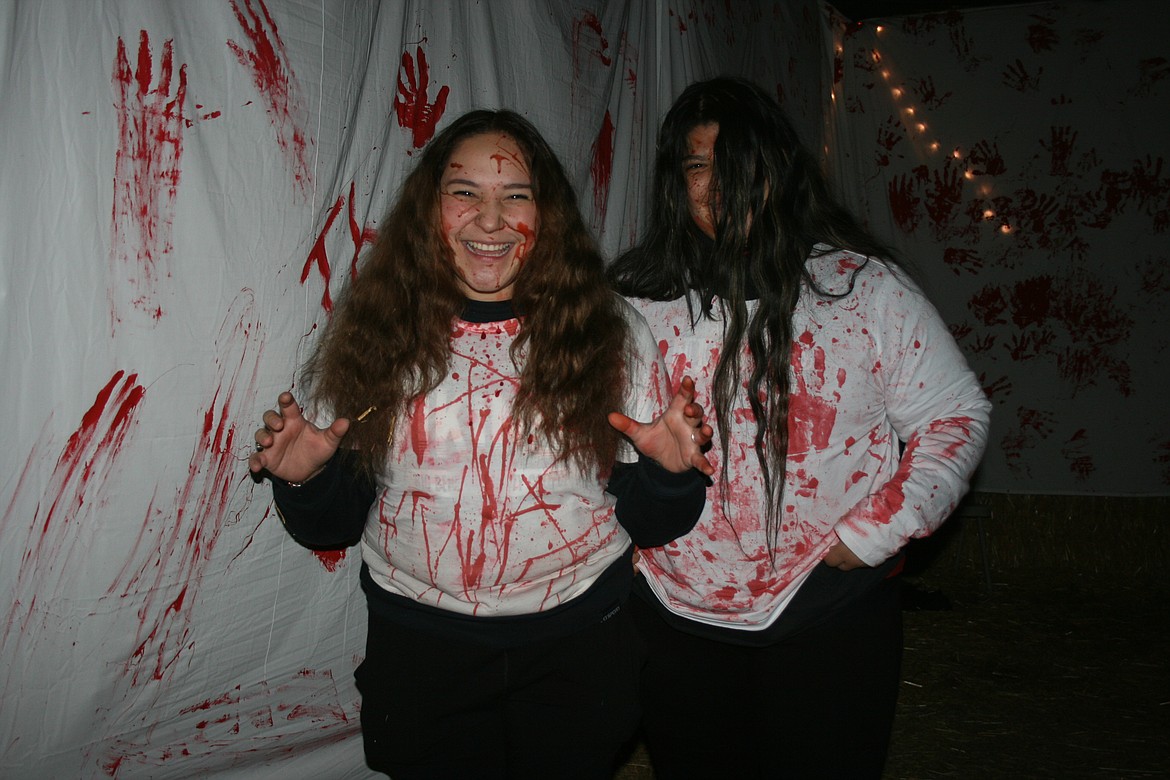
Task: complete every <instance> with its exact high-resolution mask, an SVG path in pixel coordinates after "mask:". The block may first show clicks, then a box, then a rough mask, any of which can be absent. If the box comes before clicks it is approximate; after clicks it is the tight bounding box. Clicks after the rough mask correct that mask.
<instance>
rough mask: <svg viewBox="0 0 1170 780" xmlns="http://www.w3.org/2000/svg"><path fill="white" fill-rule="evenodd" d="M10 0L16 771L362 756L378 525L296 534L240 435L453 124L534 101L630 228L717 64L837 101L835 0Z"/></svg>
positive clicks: (10, 700)
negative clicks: (365, 553) (360, 554)
mask: <svg viewBox="0 0 1170 780" xmlns="http://www.w3.org/2000/svg"><path fill="white" fill-rule="evenodd" d="M0 19H2V20H3V26H2V29H0V33H2V37H0V89H2V94H3V98H4V99H3V100H0V123H2V124H0V127H2V133H0V144H2V145H3V150H2V153H0V187H2V188H3V190H2V192H3V198H4V200H3V202H4V204H5V208H4V210H3V215H2V217H0V220H2V223H0V241H2V244H0V246H2V247H3V249H2V256H3V276H2V279H3V281H2V287H0V296H2V299H3V302H4V306H3V314H2V316H3V318H4V324H5V328H4V338H3V342H2V345H0V350H2V352H0V360H2V365H4V366H5V370H4V372H3V379H2V380H0V381H2V383H3V390H4V397H6V398H7V399H9V402H10V405H9V409H8V414H7V415H6V419H7V421H8V425H7V430H6V433H5V437H4V442H5V446H4V448H3V456H2V457H3V459H4V460H3V469H2V470H0V488H2V491H3V492H2V493H0V495H2V496H3V501H4V504H3V507H4V508H3V514H2V515H0V587H2V589H3V593H4V594H5V597H6V598H5V602H4V603H8V604H10V607H9V609H8V614H7V615H6V619H5V620H4V622H3V624H2V625H0V631H2V633H0V685H2V689H0V699H2V701H3V707H2V711H0V752H2V759H0V776H3V777H5V778H47V777H53V778H63V777H119V778H135V777H138V778H143V777H151V778H180V777H182V778H187V777H192V776H202V777H206V776H223V777H232V776H238V777H248V778H258V777H282V778H287V777H330V778H343V777H364V776H366V775H367V774H368V772H367V771H366V770H365V768H364V766H363V762H362V757H361V747H360V740H359V739H358V723H357V696H356V692H355V690H354V687H353V682H352V672H353V669H354V667H355V665H356V663H357V661H358V659H359V657H360V654H361V652H362V646H363V642H364V636H365V623H364V620H365V606H364V603H363V600H362V598H361V596H360V593H359V592H358V591H357V571H356V564H357V561H356V555H354V554H353V553H346V554H336V555H324V554H320V555H314V554H313V553H311V552H308V551H306V550H305V549H303V548H301V547H299V546H298V545H297V544H295V543H294V542H292V541H291V540H290V539H289V538H288V536H287V534H285V532H284V531H283V529H282V528H281V526H280V523H279V522H278V521H277V519H276V517H275V515H274V514H273V513H272V511H271V509H270V507H269V500H270V494H269V491H268V489H267V487H256V486H254V485H253V483H252V481H251V480H250V479H249V478H248V476H247V471H246V468H245V466H244V459H245V457H246V455H247V452H248V449H249V444H250V441H251V432H252V430H253V429H254V427H255V426H256V424H257V421H258V416H259V413H260V412H261V411H262V410H263V409H264V408H266V407H267V406H268V405H270V404H271V403H272V400H273V399H274V398H275V396H276V394H277V393H278V392H279V391H280V390H282V389H285V388H287V387H289V386H290V385H291V384H292V383H293V381H294V375H295V369H296V368H297V366H298V365H299V361H300V360H301V358H302V356H303V354H304V350H305V349H306V348H307V347H308V346H309V345H310V344H311V342H312V340H313V338H314V336H315V333H316V330H317V328H318V327H319V326H320V325H322V324H323V323H324V322H325V321H326V320H327V318H328V314H329V308H330V306H331V298H332V296H333V295H335V294H336V292H337V291H338V289H339V287H340V285H341V284H342V283H343V281H344V278H345V277H346V276H347V275H348V274H350V273H351V272H352V270H353V268H354V263H355V258H356V257H357V255H358V252H359V250H360V249H361V247H362V246H363V245H364V244H365V243H366V242H367V240H368V239H369V237H370V236H371V235H372V234H373V231H375V230H376V228H377V218H378V216H379V215H380V214H381V213H382V212H383V211H384V210H385V208H386V207H387V205H388V204H389V202H390V200H391V199H392V197H393V194H394V190H395V188H396V187H397V185H398V183H399V182H400V181H401V179H402V176H403V174H404V172H405V171H406V170H407V168H408V166H409V165H410V164H411V162H412V160H411V158H412V156H413V155H414V153H415V152H416V150H417V149H418V148H419V147H421V146H422V145H423V144H424V143H425V142H426V140H427V139H428V138H429V137H430V136H431V134H432V133H433V132H434V129H435V127H436V126H438V125H441V124H442V123H443V122H444V121H446V120H448V119H449V118H450V117H452V116H455V115H458V114H459V113H462V112H463V111H465V110H468V109H470V108H473V107H480V106H508V107H512V108H515V109H517V110H519V111H520V112H522V113H524V114H526V115H527V116H528V117H529V118H531V119H532V120H533V121H534V122H535V124H536V125H537V126H538V127H540V128H541V129H542V130H544V131H545V133H546V135H547V137H548V138H549V140H550V142H551V143H552V144H553V145H554V147H555V148H556V149H557V150H558V152H559V153H560V154H561V155H562V156H563V159H564V160H565V162H566V165H567V167H568V168H569V169H570V171H571V173H572V176H573V178H574V180H575V182H576V183H577V184H578V185H579V192H580V194H581V198H582V205H583V207H584V208H585V211H586V213H587V214H589V216H590V218H591V220H592V222H593V224H594V225H595V226H596V228H597V230H598V233H599V235H600V236H601V238H602V240H603V242H604V245H605V247H606V249H607V251H609V252H611V253H612V252H613V251H616V249H617V248H618V247H619V245H621V244H623V243H628V240H629V238H630V237H631V236H632V235H634V233H635V231H636V223H637V219H638V213H639V210H640V208H641V206H640V204H641V202H642V186H643V182H644V180H645V172H644V168H645V162H646V161H647V160H648V159H649V150H651V149H652V148H653V131H654V129H655V128H656V126H657V123H658V118H659V116H660V114H661V112H662V110H663V109H664V107H665V106H667V105H668V104H669V102H670V100H671V99H672V98H673V97H674V95H675V94H677V92H678V91H679V90H680V89H681V88H682V86H683V85H685V84H686V83H687V82H689V81H691V80H692V79H694V78H697V77H701V76H709V75H714V74H715V73H718V72H720V71H724V70H726V71H731V72H739V73H745V74H751V75H753V76H754V77H756V78H758V79H760V80H761V82H763V83H765V84H774V85H776V88H777V90H778V92H782V93H783V94H784V95H785V96H786V97H788V98H789V99H790V100H791V101H792V104H793V106H794V107H795V108H796V113H797V114H798V116H799V119H800V121H801V122H803V123H804V124H805V126H806V127H807V128H808V131H809V132H810V133H811V134H813V135H815V134H816V133H818V132H819V130H820V121H821V120H820V116H821V109H820V105H819V103H820V96H821V94H822V89H821V88H820V81H821V77H822V67H823V64H824V62H825V58H824V57H823V56H822V55H821V54H820V52H821V49H822V46H823V32H822V31H823V28H824V25H823V22H822V16H821V11H820V7H819V6H818V5H817V3H816V2H811V1H807V0H803V1H802V2H787V3H773V4H759V5H751V6H738V5H735V4H728V5H725V4H723V3H718V2H702V1H695V2H691V1H690V0H684V1H683V2H669V3H668V2H665V0H662V1H661V2H656V3H652V2H634V1H631V2H595V3H581V4H579V5H574V4H567V3H559V2H538V1H536V0H513V1H512V2H496V1H493V2H491V3H487V2H470V1H469V2H450V3H440V2H431V1H428V0H412V1H410V2H389V1H387V2H382V3H378V2H371V1H369V0H331V1H326V0H318V2H308V1H298V0H185V1H183V2H180V1H179V0H174V1H173V2H157V1H153V2H148V1H146V0H139V1H135V0H121V1H120V2H113V1H99V0H92V1H91V2H85V3H77V2H72V1H71V0H45V1H44V2H19V3H18V2H14V1H13V0H6V1H5V2H0ZM826 90H827V87H826ZM614 172H616V173H617V175H616V176H614V175H613V173H614Z"/></svg>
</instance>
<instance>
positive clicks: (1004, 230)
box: [826, 25, 1015, 236]
mask: <svg viewBox="0 0 1170 780" xmlns="http://www.w3.org/2000/svg"><path fill="white" fill-rule="evenodd" d="M884 29H885V28H884V27H883V26H881V25H878V26H876V27H875V28H874V30H875V32H876V33H878V34H879V35H880V34H881V33H882V32H883V31H884ZM843 50H844V47H843V46H842V45H838V46H837V51H838V53H843ZM870 59H871V61H872V62H873V63H874V65H875V66H877V67H876V68H875V70H877V72H878V73H879V74H880V75H881V77H882V79H884V80H885V81H886V82H891V81H892V80H893V78H894V77H893V74H892V73H891V70H890V68H888V67H883V59H884V58H883V56H882V53H881V52H880V51H879V50H877V49H872V50H871V51H870ZM889 89H890V95H891V97H892V98H893V102H894V104H895V110H896V111H897V112H898V113H899V114H901V116H902V119H903V122H904V123H905V127H906V130H908V131H911V132H912V133H913V132H915V131H916V134H917V135H919V136H925V135H926V133H927V130H928V127H927V123H926V122H925V121H922V119H920V118H919V117H918V113H919V111H918V109H919V106H916V105H906V104H905V103H904V101H905V100H906V99H907V98H908V97H911V95H909V94H908V91H907V90H906V88H904V87H903V86H902V85H900V84H889ZM830 98H831V100H832V101H833V102H834V103H835V102H836V99H837V95H836V91H835V90H834V91H833V92H832V93H831V94H830ZM921 140H922V143H924V145H925V149H926V152H927V153H928V154H936V153H938V152H939V151H940V150H941V149H942V144H941V143H940V142H939V141H938V140H937V139H934V138H929V137H925V138H922V139H921ZM920 148H921V147H920ZM826 153H828V150H827V149H826ZM948 155H949V156H950V157H951V158H952V159H954V160H956V161H958V162H959V164H960V167H961V168H962V169H963V171H962V175H963V179H964V180H965V181H969V182H974V181H975V180H976V178H977V174H976V173H975V172H974V171H973V170H972V169H971V168H970V167H969V166H970V163H966V164H964V163H963V151H962V149H961V148H960V147H958V146H956V147H953V148H952V149H951V151H950V152H949V153H948ZM993 189H994V188H993V184H992V182H989V181H987V180H986V179H985V180H984V181H982V182H980V183H979V185H978V188H977V191H978V193H979V196H980V197H981V198H984V199H987V198H990V197H991V194H992V192H993ZM982 217H983V219H984V220H985V221H991V220H995V219H996V212H995V209H994V208H990V207H987V208H984V209H983V210H982ZM1014 230H1015V229H1014V228H1013V227H1012V226H1011V225H1010V224H1008V223H1007V222H1001V223H1000V224H999V226H998V228H997V231H998V232H999V234H1000V235H1004V236H1008V235H1011V234H1012V233H1013V232H1014Z"/></svg>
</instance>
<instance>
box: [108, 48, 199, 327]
mask: <svg viewBox="0 0 1170 780" xmlns="http://www.w3.org/2000/svg"><path fill="white" fill-rule="evenodd" d="M173 46H174V44H173V41H171V40H170V39H168V40H166V41H164V42H163V51H162V55H161V57H160V59H159V74H158V82H157V84H156V85H155V87H154V88H153V89H152V88H151V83H152V81H153V80H154V62H153V54H152V52H151V48H150V37H149V35H148V34H147V32H146V30H142V31H141V32H140V33H139V39H138V55H137V64H136V69H131V66H130V60H129V57H128V55H127V52H126V44H125V42H124V41H123V40H122V39H121V38H119V39H118V45H117V53H116V55H115V57H114V74H113V86H114V90H115V94H116V96H117V97H116V103H115V109H116V112H117V125H118V148H117V151H116V153H115V156H114V198H113V213H112V229H113V235H112V242H111V260H112V262H113V264H114V265H115V271H116V273H115V274H114V281H115V282H117V283H118V284H121V283H123V282H126V281H129V282H130V289H131V290H132V291H133V292H132V298H131V300H130V301H129V303H130V304H131V305H132V306H133V307H134V308H137V309H139V310H140V311H143V312H146V313H148V314H150V315H151V316H152V317H153V318H154V319H155V320H157V319H158V318H159V317H161V316H162V311H161V310H160V309H159V307H158V304H157V303H156V302H155V296H156V295H157V292H158V289H157V288H158V282H159V279H160V278H161V277H168V276H170V273H169V272H168V271H167V269H166V268H165V267H164V266H163V265H162V261H163V258H164V256H165V255H167V254H169V253H170V251H171V248H172V247H171V228H172V222H173V219H174V204H175V197H176V194H177V192H178V188H179V180H180V178H181V175H182V171H181V162H182V157H183V129H184V128H185V126H186V120H185V118H184V116H183V103H184V101H185V100H186V96H187V66H186V65H181V66H179V76H178V84H177V86H175V89H174V94H173V95H172V92H171V89H172V78H173V76H174V52H173ZM122 266H130V275H129V278H126V277H125V276H124V275H123V273H121V270H122ZM120 294H122V293H120V292H119V293H117V294H115V292H114V291H113V290H111V294H110V297H111V300H112V301H113V300H115V299H116V297H117V295H120ZM118 309H119V307H118V306H117V305H114V306H113V310H112V311H111V316H112V319H113V321H114V322H118V321H120V320H121V316H120V315H119V312H118Z"/></svg>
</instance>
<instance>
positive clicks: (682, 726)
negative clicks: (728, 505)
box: [630, 579, 902, 780]
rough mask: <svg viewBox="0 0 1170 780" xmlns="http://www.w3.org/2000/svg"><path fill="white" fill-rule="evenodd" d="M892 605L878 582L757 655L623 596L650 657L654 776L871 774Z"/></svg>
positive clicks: (892, 680) (888, 677)
mask: <svg viewBox="0 0 1170 780" xmlns="http://www.w3.org/2000/svg"><path fill="white" fill-rule="evenodd" d="M898 597H899V590H898V581H897V579H890V580H886V581H884V582H882V583H880V584H879V585H877V586H875V587H872V588H870V589H869V590H868V591H867V592H866V593H864V594H863V595H862V596H860V597H859V598H858V599H856V600H854V601H852V602H851V603H850V604H849V605H848V606H846V607H844V608H843V609H841V610H840V611H838V612H836V613H834V614H833V616H832V617H831V618H830V619H828V620H826V621H825V622H822V623H820V624H817V625H813V626H811V627H809V628H805V629H804V630H802V631H800V632H799V633H797V634H795V635H793V636H789V637H787V638H784V639H781V640H780V641H778V642H776V643H775V644H772V645H769V646H765V647H746V646H742V645H736V644H728V643H724V642H720V641H716V640H713V639H709V638H700V637H697V636H693V635H691V634H688V633H685V632H683V631H680V630H678V629H676V628H673V627H671V626H670V625H668V624H667V623H666V622H665V621H664V620H663V619H662V618H661V617H660V616H659V614H658V613H657V612H656V610H655V607H652V606H650V605H649V604H647V603H645V602H644V601H643V600H642V599H641V598H634V599H631V604H630V611H631V613H633V615H634V618H635V621H636V623H637V625H638V628H639V630H640V631H641V633H642V636H643V640H644V641H645V642H646V644H647V650H648V652H649V660H648V662H647V665H646V667H645V669H644V671H643V675H642V684H641V690H642V696H643V699H642V707H643V710H644V713H643V726H644V731H645V739H646V744H647V748H648V750H649V752H650V758H651V761H652V762H653V764H654V773H655V777H657V778H659V779H660V780H671V779H672V778H713V777H728V778H736V780H750V778H769V780H775V779H776V778H799V779H800V780H804V779H805V778H826V779H829V778H831V779H832V780H852V779H854V778H880V777H881V774H882V767H883V765H884V763H885V758H886V751H887V747H888V744H889V737H890V729H891V726H892V723H893V718H894V708H895V705H896V703H897V697H898V686H899V676H900V669H901V660H902V613H901V608H900V605H899V598H898ZM796 598H800V594H799V593H798V594H797V596H796Z"/></svg>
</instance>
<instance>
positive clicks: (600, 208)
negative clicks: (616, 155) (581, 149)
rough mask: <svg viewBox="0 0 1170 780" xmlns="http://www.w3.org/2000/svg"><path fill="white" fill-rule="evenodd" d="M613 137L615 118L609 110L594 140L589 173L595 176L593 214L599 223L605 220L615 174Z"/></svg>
mask: <svg viewBox="0 0 1170 780" xmlns="http://www.w3.org/2000/svg"><path fill="white" fill-rule="evenodd" d="M613 138H614V126H613V118H612V117H611V116H610V113H609V111H608V110H607V111H606V112H605V118H604V120H603V121H602V123H601V130H600V131H599V132H598V133H597V140H595V141H594V142H593V153H592V157H591V159H590V162H589V174H590V176H592V178H593V214H594V217H595V218H596V220H597V224H599V225H600V224H602V223H604V222H605V213H606V206H607V204H608V203H609V185H610V180H611V178H612V176H613Z"/></svg>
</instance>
